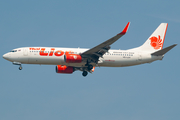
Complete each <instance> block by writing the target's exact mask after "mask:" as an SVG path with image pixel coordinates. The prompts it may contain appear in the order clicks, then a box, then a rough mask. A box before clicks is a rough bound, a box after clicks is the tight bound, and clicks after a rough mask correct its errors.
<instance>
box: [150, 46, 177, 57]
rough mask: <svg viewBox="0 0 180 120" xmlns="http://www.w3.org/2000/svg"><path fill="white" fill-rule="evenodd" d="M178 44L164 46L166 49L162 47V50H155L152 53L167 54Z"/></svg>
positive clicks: (157, 54)
mask: <svg viewBox="0 0 180 120" xmlns="http://www.w3.org/2000/svg"><path fill="white" fill-rule="evenodd" d="M176 45H177V44H174V45H171V46H169V47H166V48H164V49H162V50H159V51H157V52H154V53H152V54H151V55H156V56H161V55H164V54H166V53H167V52H168V51H169V50H171V49H172V48H173V47H175V46H176Z"/></svg>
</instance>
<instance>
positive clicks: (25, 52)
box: [23, 48, 28, 56]
mask: <svg viewBox="0 0 180 120" xmlns="http://www.w3.org/2000/svg"><path fill="white" fill-rule="evenodd" d="M23 55H24V56H27V55H28V49H27V48H24V49H23Z"/></svg>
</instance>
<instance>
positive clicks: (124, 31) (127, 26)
mask: <svg viewBox="0 0 180 120" xmlns="http://www.w3.org/2000/svg"><path fill="white" fill-rule="evenodd" d="M129 25H130V22H128V23H127V25H126V27H125V28H124V30H123V31H122V32H121V33H119V34H118V35H124V34H126V32H127V30H128V28H129Z"/></svg>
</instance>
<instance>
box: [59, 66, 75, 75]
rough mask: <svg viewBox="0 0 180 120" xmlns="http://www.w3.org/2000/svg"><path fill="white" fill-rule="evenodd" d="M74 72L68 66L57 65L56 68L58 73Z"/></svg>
mask: <svg viewBox="0 0 180 120" xmlns="http://www.w3.org/2000/svg"><path fill="white" fill-rule="evenodd" d="M73 72H74V68H73V67H70V66H66V65H57V66H56V73H66V74H71V73H73Z"/></svg>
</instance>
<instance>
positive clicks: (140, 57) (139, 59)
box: [138, 53, 142, 61]
mask: <svg viewBox="0 0 180 120" xmlns="http://www.w3.org/2000/svg"><path fill="white" fill-rule="evenodd" d="M141 60H142V54H141V53H139V55H138V61H141Z"/></svg>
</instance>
